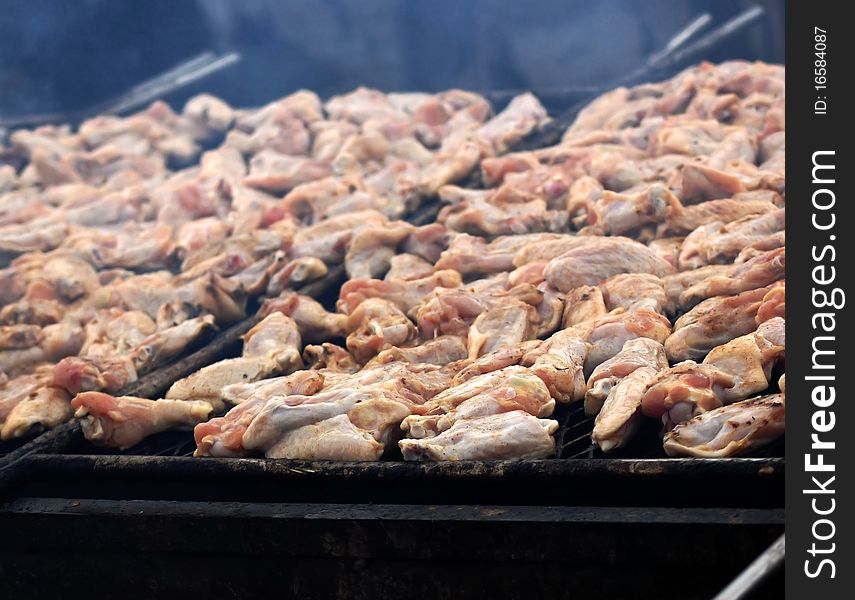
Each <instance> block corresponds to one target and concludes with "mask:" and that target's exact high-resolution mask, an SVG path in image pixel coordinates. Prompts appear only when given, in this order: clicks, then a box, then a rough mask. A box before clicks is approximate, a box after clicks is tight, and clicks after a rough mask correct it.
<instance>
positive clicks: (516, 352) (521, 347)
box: [453, 340, 543, 385]
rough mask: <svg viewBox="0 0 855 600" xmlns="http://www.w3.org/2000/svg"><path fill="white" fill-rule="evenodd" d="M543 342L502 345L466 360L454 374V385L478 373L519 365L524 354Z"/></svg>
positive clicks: (533, 341)
mask: <svg viewBox="0 0 855 600" xmlns="http://www.w3.org/2000/svg"><path fill="white" fill-rule="evenodd" d="M542 343H543V342H541V341H540V340H529V341H527V342H523V343H522V344H518V345H515V346H501V347H499V348H497V349H495V350H493V351H492V352H488V353H486V354H484V355H483V356H481V357H479V358H477V359H475V360H465V361H463V363H461V364H465V366H462V368H461V370H460V372H458V373H457V375H455V376H454V382H453V383H454V385H460V384H461V383H463V382H464V381H469V380H470V379H472V378H473V377H477V376H478V375H484V374H485V373H492V372H493V371H498V370H499V369H504V368H505V367H510V366H513V365H518V364H519V363H520V361H522V359H523V356H525V354H526V353H528V352H529V351H531V350H535V349H536V348H538V347H539V346H540V345H541V344H542Z"/></svg>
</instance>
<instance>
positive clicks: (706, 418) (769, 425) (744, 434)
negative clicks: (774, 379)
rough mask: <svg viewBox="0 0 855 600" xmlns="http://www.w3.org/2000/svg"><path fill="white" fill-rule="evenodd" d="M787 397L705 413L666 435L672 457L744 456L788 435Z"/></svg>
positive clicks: (776, 396) (774, 396)
mask: <svg viewBox="0 0 855 600" xmlns="http://www.w3.org/2000/svg"><path fill="white" fill-rule="evenodd" d="M784 417H785V406H784V398H783V394H770V395H768V396H760V397H759V398H751V399H750V400H743V401H742V402H736V403H734V404H730V405H728V406H722V407H721V408H716V409H714V410H711V411H709V412H705V413H703V414H700V415H698V416H696V417H695V418H693V419H691V420H689V421H686V422H685V423H680V424H679V425H677V426H676V427H675V428H674V429H673V430H671V431H669V432H668V433H666V434H665V439H664V442H663V446H664V447H665V452H666V453H667V454H668V456H698V457H703V458H724V457H730V456H741V455H744V454H746V453H748V452H750V451H752V450H755V449H757V448H760V447H762V446H765V445H766V444H768V443H770V442H773V441H775V440H776V439H778V438H779V437H781V436H782V435H783V434H784Z"/></svg>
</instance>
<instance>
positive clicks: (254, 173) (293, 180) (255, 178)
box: [233, 138, 331, 194]
mask: <svg viewBox="0 0 855 600" xmlns="http://www.w3.org/2000/svg"><path fill="white" fill-rule="evenodd" d="M233 139H234V140H236V138H233ZM330 174H331V171H330V166H329V165H328V164H326V163H322V162H320V161H317V160H314V159H311V158H307V157H305V156H289V155H287V154H280V153H279V152H276V151H275V150H271V149H264V150H261V151H260V152H258V153H256V154H255V155H254V156H253V157H252V159H251V160H250V161H249V174H248V175H247V176H246V177H244V179H243V183H245V184H246V185H248V186H250V187H253V188H256V189H259V190H263V191H265V192H269V193H271V194H282V193H285V192H287V191H289V190H291V189H293V188H295V187H297V186H298V185H300V184H301V183H307V182H309V181H315V180H317V179H323V178H324V177H328V176H329V175H330Z"/></svg>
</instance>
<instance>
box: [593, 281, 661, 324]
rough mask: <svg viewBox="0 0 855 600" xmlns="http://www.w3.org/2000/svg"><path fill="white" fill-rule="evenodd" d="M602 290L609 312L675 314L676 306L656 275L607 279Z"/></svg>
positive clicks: (602, 285) (601, 286)
mask: <svg viewBox="0 0 855 600" xmlns="http://www.w3.org/2000/svg"><path fill="white" fill-rule="evenodd" d="M600 290H602V293H603V300H605V303H606V308H608V310H614V309H616V308H623V309H624V310H627V311H632V310H635V309H638V308H645V309H647V310H652V311H653V312H657V313H660V314H665V313H673V312H674V305H673V303H672V302H671V301H670V299H669V298H668V295H667V294H666V293H665V282H663V281H662V279H660V278H659V277H657V276H656V275H651V274H649V273H622V274H620V275H615V276H614V277H609V278H608V279H606V280H605V281H604V282H603V283H601V284H600Z"/></svg>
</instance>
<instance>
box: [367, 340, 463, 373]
mask: <svg viewBox="0 0 855 600" xmlns="http://www.w3.org/2000/svg"><path fill="white" fill-rule="evenodd" d="M467 356H468V352H467V350H466V342H465V341H464V339H463V338H460V337H457V336H454V335H443V336H440V337H438V338H434V339H432V340H427V341H425V342H422V343H421V344H419V345H418V346H413V347H403V348H398V347H393V348H389V349H387V350H383V351H382V352H380V353H379V354H377V356H375V357H374V358H372V359H371V360H370V361H369V362H368V364H366V365H365V366H366V368H371V367H373V366H376V365H381V364H384V363H389V362H394V361H401V362H407V363H427V364H431V365H447V364H449V363H453V362H456V361H460V360H464V359H465V358H466V357H467Z"/></svg>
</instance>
